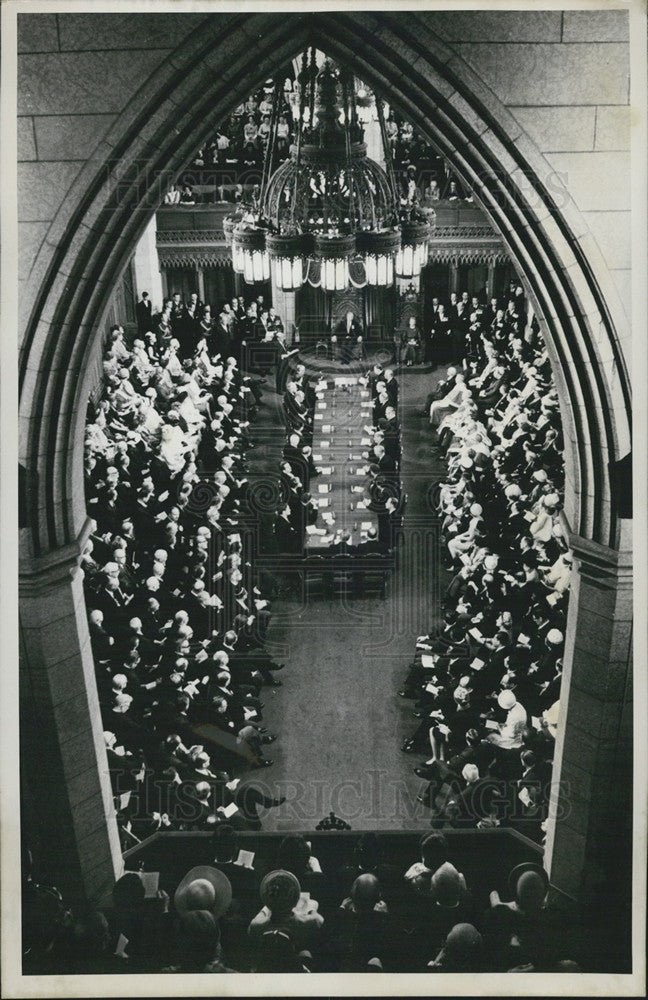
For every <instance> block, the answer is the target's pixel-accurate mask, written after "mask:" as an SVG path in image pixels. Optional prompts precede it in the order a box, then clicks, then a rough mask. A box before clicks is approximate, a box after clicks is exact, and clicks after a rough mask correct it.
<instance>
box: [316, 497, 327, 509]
mask: <svg viewBox="0 0 648 1000" xmlns="http://www.w3.org/2000/svg"><path fill="white" fill-rule="evenodd" d="M328 505H329V500H328V497H318V499H317V506H318V507H328Z"/></svg>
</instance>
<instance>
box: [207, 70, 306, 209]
mask: <svg viewBox="0 0 648 1000" xmlns="http://www.w3.org/2000/svg"><path fill="white" fill-rule="evenodd" d="M273 93H274V83H273V81H272V80H267V81H266V83H265V84H264V86H263V87H262V88H260V89H259V90H258V91H256V92H255V93H253V94H251V95H250V96H249V97H248V99H247V100H246V101H244V103H243V104H241V105H239V106H238V107H237V108H236V110H235V111H234V112H233V114H231V115H230V116H229V118H226V119H225V121H224V122H223V123H222V124H221V126H220V128H219V129H218V130H217V131H216V134H215V135H214V137H213V138H212V139H211V140H210V141H209V142H207V143H205V145H204V146H202V147H201V149H199V150H198V152H197V153H196V156H195V158H194V161H193V164H192V168H193V169H192V171H191V174H192V176H193V177H195V178H196V179H200V178H201V176H204V177H206V178H207V177H208V178H213V177H218V178H219V181H220V183H222V184H227V185H232V184H237V183H241V182H242V183H249V182H250V181H251V179H253V178H254V177H255V176H256V175H257V174H259V175H260V173H261V169H262V167H263V158H264V155H265V151H266V147H267V144H268V141H269V139H270V130H271V120H272V117H271V116H272V105H273ZM290 96H291V91H287V90H285V89H284V90H283V91H282V92H281V93H280V95H279V101H280V105H279V112H278V122H277V137H276V142H275V147H274V154H273V163H274V164H275V166H278V165H279V164H280V163H281V162H282V161H283V160H286V159H287V158H288V156H289V155H290V148H291V145H292V143H293V141H294V136H295V129H294V122H293V115H292V111H291V108H290V100H289V99H290ZM225 200H229V199H228V198H226V199H225Z"/></svg>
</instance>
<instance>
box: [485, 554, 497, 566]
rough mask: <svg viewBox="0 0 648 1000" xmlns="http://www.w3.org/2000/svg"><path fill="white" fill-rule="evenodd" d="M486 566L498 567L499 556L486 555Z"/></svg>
mask: <svg viewBox="0 0 648 1000" xmlns="http://www.w3.org/2000/svg"><path fill="white" fill-rule="evenodd" d="M484 567H485V568H486V569H497V556H493V555H490V556H486V558H485V559H484Z"/></svg>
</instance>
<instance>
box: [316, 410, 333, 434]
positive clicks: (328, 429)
mask: <svg viewBox="0 0 648 1000" xmlns="http://www.w3.org/2000/svg"><path fill="white" fill-rule="evenodd" d="M315 415H316V416H317V414H315ZM334 430H335V427H333V425H332V424H322V433H323V434H332V433H333V431H334Z"/></svg>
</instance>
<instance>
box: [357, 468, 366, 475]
mask: <svg viewBox="0 0 648 1000" xmlns="http://www.w3.org/2000/svg"><path fill="white" fill-rule="evenodd" d="M355 474H356V476H366V475H367V473H366V472H365V470H364V466H360V468H359V469H356V470H355Z"/></svg>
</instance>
